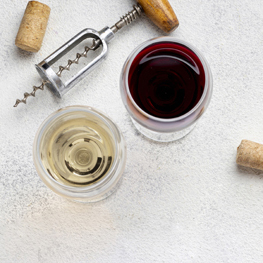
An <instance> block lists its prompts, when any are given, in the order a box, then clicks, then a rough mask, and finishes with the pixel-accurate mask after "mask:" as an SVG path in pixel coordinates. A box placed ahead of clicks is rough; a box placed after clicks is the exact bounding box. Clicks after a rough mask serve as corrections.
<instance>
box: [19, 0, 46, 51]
mask: <svg viewBox="0 0 263 263" xmlns="http://www.w3.org/2000/svg"><path fill="white" fill-rule="evenodd" d="M49 14H50V7H49V6H47V5H45V4H42V3H40V2H37V1H30V2H28V4H27V7H26V10H25V13H24V16H23V19H22V21H21V24H20V27H19V30H18V33H17V36H16V41H15V44H16V46H17V47H19V48H21V49H23V50H26V51H30V52H37V51H39V49H40V47H41V45H42V41H43V38H44V35H45V32H46V27H47V22H48V18H49Z"/></svg>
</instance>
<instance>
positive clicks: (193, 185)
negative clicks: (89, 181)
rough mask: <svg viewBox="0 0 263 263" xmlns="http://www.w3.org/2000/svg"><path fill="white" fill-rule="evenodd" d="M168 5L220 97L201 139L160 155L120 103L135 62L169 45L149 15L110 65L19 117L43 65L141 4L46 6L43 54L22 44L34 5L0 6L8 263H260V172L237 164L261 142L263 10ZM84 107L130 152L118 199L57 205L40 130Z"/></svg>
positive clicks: (127, 34)
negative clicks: (123, 76) (241, 149)
mask: <svg viewBox="0 0 263 263" xmlns="http://www.w3.org/2000/svg"><path fill="white" fill-rule="evenodd" d="M170 2H171V4H172V6H173V8H174V9H175V11H176V14H177V16H178V18H179V21H180V27H179V28H178V30H176V31H175V32H173V33H172V36H174V37H177V38H180V39H183V40H185V41H188V42H190V43H191V44H193V45H195V46H196V47H197V48H198V49H199V50H200V51H202V52H203V54H204V55H205V57H206V58H207V60H208V62H209V63H210V65H211V69H212V73H213V77H214V93H213V97H212V100H211V104H210V106H209V108H208V110H207V111H206V113H205V114H204V116H203V118H202V119H201V120H200V122H199V123H198V125H197V126H196V128H195V129H194V130H193V132H191V133H190V134H189V135H188V136H187V137H185V138H184V139H182V140H179V141H177V142H173V143H162V144H161V143H154V142H151V141H149V140H147V139H145V138H144V137H143V136H141V135H140V134H139V133H138V132H137V131H136V130H135V128H134V127H133V125H132V123H131V121H130V119H129V117H128V114H127V112H126V110H125V108H124V106H123V104H122V101H121V98H120V92H119V75H120V71H121V68H122V65H123V63H124V61H125V59H126V57H127V56H128V55H129V53H130V52H131V51H132V50H133V49H134V48H135V47H136V46H137V45H138V44H140V43H141V42H143V41H145V40H147V39H150V38H153V37H157V36H161V35H163V33H162V32H161V31H160V30H158V29H157V28H156V27H155V26H154V25H152V24H151V23H150V22H149V20H148V19H147V18H146V17H145V16H143V17H142V19H138V21H137V22H136V23H134V24H133V25H131V26H130V27H129V28H128V27H126V28H125V29H123V30H122V32H119V33H118V34H117V35H116V37H115V39H114V40H113V41H112V42H111V43H110V46H109V54H108V57H107V60H105V61H104V63H103V65H101V66H100V67H99V68H97V69H96V71H95V72H93V73H92V74H90V75H89V76H88V77H87V78H86V79H84V80H83V81H82V82H81V83H80V84H79V85H78V86H76V87H75V88H74V89H73V90H72V91H71V92H70V93H68V94H66V95H65V96H64V97H63V99H61V100H59V99H56V98H55V97H54V96H53V95H52V93H51V92H50V91H48V90H45V91H38V92H37V95H36V98H29V99H28V104H27V105H24V104H23V105H19V107H18V108H13V107H12V106H13V104H14V103H15V100H16V99H17V98H22V97H23V93H24V92H25V91H29V92H30V91H31V89H32V86H33V85H38V84H39V83H40V79H39V76H38V74H37V72H36V70H35V68H34V64H36V63H39V62H40V61H41V60H42V59H44V58H45V57H46V56H48V55H49V54H50V53H52V52H53V51H54V50H55V49H57V48H58V47H59V46H61V45H62V44H63V43H64V42H65V41H67V40H68V39H70V38H71V37H72V36H74V35H75V34H76V33H78V32H79V31H80V30H82V29H84V28H86V27H91V28H95V29H97V30H99V29H101V28H103V27H104V26H106V25H108V26H111V25H113V24H114V23H115V22H116V21H117V20H118V19H119V17H120V16H121V15H123V14H124V13H126V12H127V11H129V10H130V9H131V7H132V5H133V4H134V1H131V0H126V1H123V0H115V1H105V0H104V1H103V0H97V1H92V0H85V1H84V0H74V1H73V0H63V1H51V0H45V3H46V4H48V5H49V6H50V7H51V15H50V19H49V23H48V28H47V32H46V35H45V39H44V42H43V46H42V48H41V50H40V51H39V52H38V53H36V54H29V53H27V52H24V51H21V50H19V49H18V48H17V47H16V46H15V45H14V41H15V37H16V33H17V31H18V27H19V24H20V21H21V18H22V16H23V13H24V10H25V7H26V4H27V1H24V0H23V1H22V0H14V1H7V0H4V1H1V2H0V20H1V25H0V44H1V45H0V47H1V48H0V59H1V62H0V76H1V96H0V105H1V106H0V107H1V110H0V123H1V136H0V145H1V153H0V211H1V212H0V261H1V262H107V263H108V262H110V263H115V262H209V263H210V262H238V263H243V262H263V240H262V237H263V224H262V221H263V180H262V178H263V173H262V172H260V171H256V170H253V169H248V168H242V167H237V165H236V164H235V156H236V148H237V146H238V145H239V143H240V141H241V140H242V139H250V140H254V141H257V142H260V143H263V135H262V134H263V133H262V131H263V113H262V111H263V74H262V69H263V5H262V2H261V1H259V0H250V1H248V0H233V1H228V0H221V1H216V0H207V1H201V0H196V1H189V0H184V1H180V0H171V1H170ZM80 51H82V50H80ZM66 59H68V58H66ZM76 104H79V105H90V106H92V107H95V108H97V109H99V110H101V111H102V112H105V113H107V114H108V115H109V116H110V117H111V118H112V119H113V120H114V121H115V122H116V123H117V124H118V125H119V127H120V129H121V130H122V132H123V134H124V136H125V139H126V142H127V147H128V159H127V166H126V170H125V173H124V175H123V181H122V184H121V186H120V188H119V189H118V190H117V192H116V193H115V194H113V195H112V196H111V197H110V198H108V199H106V200H104V201H102V202H99V203H94V204H88V205H83V204H76V203H72V202H69V201H67V200H64V199H63V198H61V197H59V196H56V195H55V194H54V193H53V192H52V191H51V190H49V189H48V188H47V187H46V186H45V185H44V184H43V183H42V181H41V180H40V178H39V177H38V175H37V173H36V171H35V168H34V166H33V161H32V144H33V139H34V136H35V133H36V131H37V129H38V127H39V126H40V124H41V123H42V121H43V120H44V119H45V118H46V117H47V116H48V115H49V114H51V113H52V112H54V111H55V110H57V109H59V108H61V107H64V106H68V105H76Z"/></svg>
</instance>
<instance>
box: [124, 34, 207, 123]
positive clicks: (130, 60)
mask: <svg viewBox="0 0 263 263" xmlns="http://www.w3.org/2000/svg"><path fill="white" fill-rule="evenodd" d="M162 42H163V43H167V42H171V43H176V44H182V45H184V46H185V47H186V48H188V49H190V50H191V51H192V52H193V53H194V54H195V55H196V56H197V57H198V58H199V60H200V61H201V64H202V66H203V69H204V72H205V86H204V90H203V93H202V96H201V98H200V99H199V101H198V103H197V104H196V105H195V106H194V107H193V108H192V109H191V110H190V111H188V112H186V113H185V114H183V115H181V116H178V117H174V118H159V117H155V116H153V115H151V114H149V113H147V112H146V111H144V110H143V109H141V108H140V107H139V106H138V104H137V103H136V102H135V100H134V99H133V97H132V95H131V92H130V89H129V82H128V77H129V71H130V67H131V65H132V63H133V61H134V59H135V57H136V56H137V55H138V54H139V53H140V52H141V51H142V50H143V49H145V48H146V47H148V46H150V45H152V44H156V43H162ZM125 64H126V65H125V67H124V72H123V73H124V74H125V76H124V81H125V89H126V92H127V95H128V97H129V99H130V101H131V103H132V104H133V106H134V107H135V108H136V109H137V110H138V111H139V112H140V113H141V114H143V115H144V116H145V117H147V118H149V119H151V120H154V121H157V122H166V123H167V122H168V123H169V122H174V121H180V120H182V119H185V118H187V117H188V116H189V115H191V114H192V113H193V112H195V111H196V110H197V109H198V108H199V107H200V105H202V102H203V101H204V99H205V97H206V95H207V92H208V88H209V78H211V77H210V74H211V72H210V68H209V65H208V63H207V61H206V59H205V58H204V56H203V55H202V54H201V52H200V51H199V50H198V49H197V48H195V47H194V46H193V45H192V44H189V43H188V42H186V41H184V40H181V39H178V38H175V37H170V36H162V37H157V38H152V39H150V40H147V41H145V42H143V43H141V44H140V45H139V46H137V47H136V48H135V49H134V50H133V51H132V52H131V54H130V56H129V57H128V58H127V60H126V63H125Z"/></svg>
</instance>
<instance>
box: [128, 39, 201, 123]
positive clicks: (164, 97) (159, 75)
mask: <svg viewBox="0 0 263 263" xmlns="http://www.w3.org/2000/svg"><path fill="white" fill-rule="evenodd" d="M128 83H129V89H130V93H131V96H132V98H133V99H134V101H135V103H136V104H137V105H138V106H139V107H140V108H141V109H142V110H143V111H145V112H147V113H148V114H150V115H152V116H155V117H158V118H175V117H179V116H182V115H184V114H185V113H187V112H189V111H190V110H191V109H192V108H194V106H195V105H196V104H197V103H198V101H199V100H200V98H201V96H202V94H203V91H204V86H205V72H204V68H203V66H202V63H201V61H200V59H199V58H198V56H197V55H196V54H195V53H194V52H193V51H192V50H190V49H189V48H188V47H186V46H184V45H182V44H178V43H172V42H161V43H156V44H152V45H150V46H148V47H146V48H145V49H143V50H142V51H141V52H140V53H139V54H138V55H137V56H136V57H135V59H134V60H133V62H132V65H131V68H130V71H129V78H128Z"/></svg>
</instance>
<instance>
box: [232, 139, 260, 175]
mask: <svg viewBox="0 0 263 263" xmlns="http://www.w3.org/2000/svg"><path fill="white" fill-rule="evenodd" d="M236 162H237V164H240V165H243V166H246V167H250V168H256V169H259V170H263V145H262V144H260V143H256V142H252V141H249V140H242V141H241V144H240V145H239V146H238V148H237V158H236Z"/></svg>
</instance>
